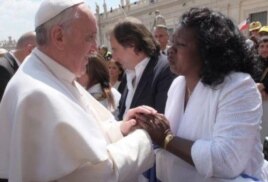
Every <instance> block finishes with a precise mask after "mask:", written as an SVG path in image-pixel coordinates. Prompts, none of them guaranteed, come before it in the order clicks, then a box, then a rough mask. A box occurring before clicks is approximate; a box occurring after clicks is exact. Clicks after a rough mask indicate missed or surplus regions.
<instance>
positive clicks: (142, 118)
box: [136, 113, 170, 147]
mask: <svg viewBox="0 0 268 182" xmlns="http://www.w3.org/2000/svg"><path fill="white" fill-rule="evenodd" d="M136 121H137V123H138V125H140V126H141V127H142V128H143V129H145V130H146V131H147V132H148V133H149V135H150V137H151V139H152V140H153V142H154V143H155V144H157V145H159V146H161V147H163V145H164V140H165V137H166V135H167V134H168V133H169V132H170V127H169V124H168V120H167V119H166V117H165V116H164V115H163V114H158V113H157V114H138V115H137V116H136Z"/></svg>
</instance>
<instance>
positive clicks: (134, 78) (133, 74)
mask: <svg viewBox="0 0 268 182" xmlns="http://www.w3.org/2000/svg"><path fill="white" fill-rule="evenodd" d="M149 60H150V58H149V57H146V58H145V59H143V60H142V61H141V62H140V63H138V64H137V65H136V66H135V69H134V70H129V69H127V70H126V71H125V73H126V77H127V88H128V94H127V98H126V103H125V106H126V109H125V113H124V117H125V115H126V112H127V111H128V110H129V108H130V105H131V102H132V99H133V96H134V94H135V91H136V89H137V86H138V84H139V81H140V79H141V76H142V74H143V71H144V69H145V68H146V66H147V64H148V63H149ZM124 117H123V118H124Z"/></svg>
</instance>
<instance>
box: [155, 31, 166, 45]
mask: <svg viewBox="0 0 268 182" xmlns="http://www.w3.org/2000/svg"><path fill="white" fill-rule="evenodd" d="M154 38H155V39H156V40H157V41H158V43H159V44H160V47H161V50H164V49H166V46H167V44H168V33H167V31H166V30H165V29H164V28H156V29H155V30H154Z"/></svg>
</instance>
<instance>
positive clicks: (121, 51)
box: [110, 35, 137, 70]
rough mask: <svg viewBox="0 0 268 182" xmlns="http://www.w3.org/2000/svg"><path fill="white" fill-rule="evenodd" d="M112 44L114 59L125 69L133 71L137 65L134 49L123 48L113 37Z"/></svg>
mask: <svg viewBox="0 0 268 182" xmlns="http://www.w3.org/2000/svg"><path fill="white" fill-rule="evenodd" d="M110 43H111V47H112V55H113V59H114V60H115V61H117V62H119V63H120V64H121V65H122V67H123V69H132V70H133V69H134V68H135V66H136V65H137V61H136V58H137V54H136V53H135V50H134V47H123V46H122V45H121V44H119V42H118V41H117V40H116V38H115V37H114V36H113V35H111V38H110Z"/></svg>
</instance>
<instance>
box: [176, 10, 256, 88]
mask: <svg viewBox="0 0 268 182" xmlns="http://www.w3.org/2000/svg"><path fill="white" fill-rule="evenodd" d="M179 25H180V26H181V27H185V28H191V29H193V30H194V32H195V33H196V37H197V39H198V40H197V42H198V49H199V51H200V52H199V53H200V55H201V60H202V65H203V66H202V68H201V72H200V78H201V81H202V82H203V83H204V84H206V85H209V86H212V87H214V86H217V85H219V84H221V83H222V82H223V81H224V78H225V76H227V75H228V74H229V73H231V72H244V73H249V74H250V75H251V76H252V78H253V79H255V78H258V77H259V74H260V64H259V63H258V58H257V55H256V54H255V52H253V51H252V50H251V49H249V47H248V46H247V44H246V41H245V40H246V39H245V37H244V36H243V35H242V34H241V32H240V31H239V30H238V28H237V27H236V26H235V25H234V23H233V22H232V20H230V19H229V18H227V17H226V16H225V15H223V14H221V13H219V12H216V11H213V10H210V9H208V8H192V9H190V10H189V11H187V12H186V13H184V14H183V15H182V17H181V19H180V22H179Z"/></svg>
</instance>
